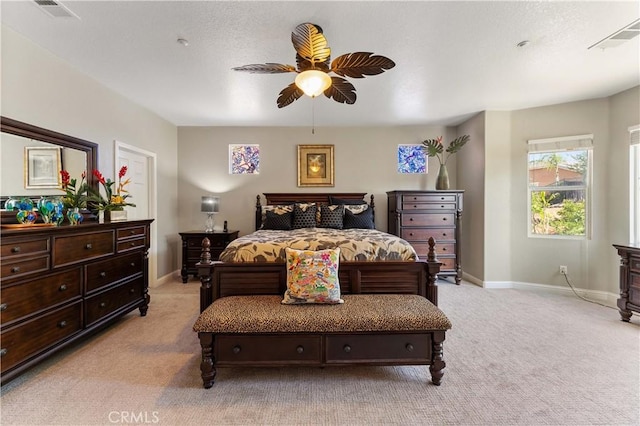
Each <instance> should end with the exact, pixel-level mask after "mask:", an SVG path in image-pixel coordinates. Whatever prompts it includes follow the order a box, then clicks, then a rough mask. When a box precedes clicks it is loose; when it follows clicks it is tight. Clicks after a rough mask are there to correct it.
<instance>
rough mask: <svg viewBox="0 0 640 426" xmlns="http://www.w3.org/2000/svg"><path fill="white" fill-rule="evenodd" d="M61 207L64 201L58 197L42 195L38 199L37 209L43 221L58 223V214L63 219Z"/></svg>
mask: <svg viewBox="0 0 640 426" xmlns="http://www.w3.org/2000/svg"><path fill="white" fill-rule="evenodd" d="M63 208H64V203H63V202H62V200H61V199H60V197H48V196H43V197H41V198H40V199H39V200H38V211H39V212H40V216H41V217H42V221H43V222H44V223H52V224H59V222H61V220H59V219H60V218H59V216H62V218H63V219H64V215H63V214H62V209H63Z"/></svg>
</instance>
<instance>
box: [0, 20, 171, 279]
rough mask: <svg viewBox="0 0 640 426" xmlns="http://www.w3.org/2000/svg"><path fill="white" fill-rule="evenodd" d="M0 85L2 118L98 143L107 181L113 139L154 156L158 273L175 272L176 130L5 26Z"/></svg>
mask: <svg viewBox="0 0 640 426" xmlns="http://www.w3.org/2000/svg"><path fill="white" fill-rule="evenodd" d="M1 85H2V94H1V101H2V104H1V105H2V115H3V116H6V117H9V118H13V119H16V120H19V121H23V122H26V123H30V124H33V125H36V126H39V127H43V128H46V129H50V130H54V131H56V132H60V133H63V134H67V135H70V136H74V137H77V138H80V139H85V140H88V141H92V142H96V143H98V144H99V146H100V148H99V160H98V161H99V167H100V170H101V171H102V172H103V173H104V174H105V176H111V177H113V176H115V170H114V140H118V141H121V142H125V143H127V144H129V145H133V146H137V147H140V148H142V149H145V150H147V151H151V152H155V153H156V154H157V161H158V176H157V183H158V185H157V186H158V191H159V194H160V195H159V199H160V200H161V201H160V203H161V205H160V206H159V208H158V216H157V217H156V218H155V225H154V226H156V227H157V228H156V229H157V241H156V242H157V248H158V249H157V253H156V255H157V265H158V268H157V274H158V276H163V275H165V274H167V273H169V272H171V271H174V270H176V269H178V264H177V260H176V259H177V256H176V248H175V242H176V239H177V232H178V226H177V220H176V215H177V210H178V208H177V129H176V127H175V126H174V125H173V124H171V123H169V122H167V121H166V120H163V119H162V118H160V117H158V116H157V115H155V114H153V113H151V112H150V111H148V110H146V109H144V108H142V107H140V106H138V105H136V104H134V103H132V102H131V101H129V100H128V99H126V98H124V97H123V96H120V95H118V94H116V93H114V92H113V91H111V90H109V89H108V88H106V87H105V86H103V85H101V84H99V83H98V82H96V81H95V80H93V79H92V78H90V77H88V76H86V75H85V74H83V73H81V72H79V71H77V70H75V69H73V68H71V67H70V66H69V65H68V64H66V63H65V62H63V61H62V60H60V59H59V58H57V57H55V56H53V55H51V54H50V53H49V52H47V51H45V50H44V49H42V48H40V47H38V46H36V45H35V44H33V43H32V42H30V41H29V40H27V39H25V38H24V37H22V36H21V35H19V34H17V33H16V32H14V31H13V30H11V29H9V28H7V27H5V26H3V27H2V81H1ZM3 195H5V194H3ZM7 195H9V194H7ZM134 202H135V200H134Z"/></svg>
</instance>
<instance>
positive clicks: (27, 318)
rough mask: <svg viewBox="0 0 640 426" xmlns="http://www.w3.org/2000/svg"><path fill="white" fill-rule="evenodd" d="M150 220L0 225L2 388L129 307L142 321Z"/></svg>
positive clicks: (123, 313)
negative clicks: (18, 226) (77, 223)
mask: <svg viewBox="0 0 640 426" xmlns="http://www.w3.org/2000/svg"><path fill="white" fill-rule="evenodd" d="M151 222H152V221H151V220H139V221H128V222H112V223H104V224H100V223H89V224H82V225H78V226H59V227H49V226H42V227H29V228H10V229H7V228H4V227H3V229H2V234H1V236H2V239H1V240H0V247H1V249H2V251H1V259H0V260H1V262H0V268H1V272H0V286H1V292H0V323H1V340H0V346H1V348H0V361H1V375H2V383H5V382H7V381H9V380H11V379H13V378H14V377H16V376H17V375H19V374H20V373H22V372H23V371H24V370H26V369H27V368H29V367H31V366H33V365H35V364H37V363H38V362H39V361H41V360H42V359H44V358H45V357H47V356H49V355H51V354H52V353H54V352H56V351H58V350H60V349H62V348H63V347H66V346H68V345H69V344H71V343H73V342H75V341H77V340H79V339H80V338H82V337H84V336H86V335H88V334H90V333H92V332H95V331H97V330H99V329H101V328H103V327H105V326H107V325H108V324H110V323H111V322H113V321H114V320H116V319H117V318H119V317H121V316H122V315H125V314H127V313H129V312H131V311H132V310H134V309H136V308H138V309H139V310H140V314H141V315H142V316H144V315H146V313H147V308H148V304H149V294H148V283H149V276H148V259H147V253H148V250H149V242H150V240H149V238H150V232H149V226H150V224H151Z"/></svg>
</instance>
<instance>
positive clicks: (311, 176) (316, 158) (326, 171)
mask: <svg viewBox="0 0 640 426" xmlns="http://www.w3.org/2000/svg"><path fill="white" fill-rule="evenodd" d="M334 174H335V171H334V168H333V145H298V186H334V182H333V179H334Z"/></svg>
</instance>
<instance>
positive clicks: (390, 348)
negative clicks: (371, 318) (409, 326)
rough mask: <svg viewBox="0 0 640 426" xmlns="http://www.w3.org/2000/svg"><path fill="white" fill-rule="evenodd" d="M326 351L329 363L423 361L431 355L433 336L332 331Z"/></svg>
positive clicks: (328, 337)
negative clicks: (335, 332)
mask: <svg viewBox="0 0 640 426" xmlns="http://www.w3.org/2000/svg"><path fill="white" fill-rule="evenodd" d="M326 355H327V364H331V363H336V364H339V363H341V362H349V363H354V362H363V363H367V362H384V361H399V360H406V361H409V362H410V361H412V360H414V361H418V360H422V361H423V360H426V359H430V357H431V338H430V337H429V335H428V334H420V333H416V334H408V333H407V334H358V335H349V334H342V335H329V336H327V338H326Z"/></svg>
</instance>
